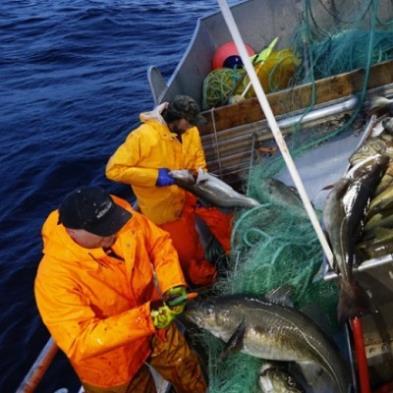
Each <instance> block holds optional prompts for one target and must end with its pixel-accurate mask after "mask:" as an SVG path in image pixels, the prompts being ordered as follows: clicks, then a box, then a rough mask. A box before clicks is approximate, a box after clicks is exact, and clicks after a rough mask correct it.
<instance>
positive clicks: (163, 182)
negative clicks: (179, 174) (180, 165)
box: [156, 168, 175, 187]
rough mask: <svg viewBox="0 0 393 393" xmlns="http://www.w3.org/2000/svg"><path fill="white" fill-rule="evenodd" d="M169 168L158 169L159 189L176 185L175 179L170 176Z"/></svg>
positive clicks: (157, 183) (157, 182)
mask: <svg viewBox="0 0 393 393" xmlns="http://www.w3.org/2000/svg"><path fill="white" fill-rule="evenodd" d="M169 172H170V171H169V169H168V168H159V169H158V177H157V180H156V186H157V187H166V186H172V185H173V184H175V179H174V178H173V177H172V176H171V175H170V174H169Z"/></svg>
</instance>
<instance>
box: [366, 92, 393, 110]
mask: <svg viewBox="0 0 393 393" xmlns="http://www.w3.org/2000/svg"><path fill="white" fill-rule="evenodd" d="M367 106H368V111H369V112H370V113H374V112H377V111H380V110H387V111H389V110H390V109H392V107H393V100H391V99H389V98H386V97H381V96H374V97H371V99H370V101H369V102H368V105H367Z"/></svg>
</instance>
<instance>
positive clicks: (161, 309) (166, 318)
mask: <svg viewBox="0 0 393 393" xmlns="http://www.w3.org/2000/svg"><path fill="white" fill-rule="evenodd" d="M150 309H151V311H150V316H151V319H152V321H153V325H154V327H155V328H157V329H165V328H167V327H168V326H169V325H170V324H171V323H172V322H173V320H174V319H175V318H176V315H177V314H176V313H174V312H173V311H172V309H171V308H170V307H168V305H167V304H166V303H164V302H163V301H162V300H159V301H156V302H152V303H151V304H150Z"/></svg>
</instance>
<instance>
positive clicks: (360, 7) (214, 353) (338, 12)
mask: <svg viewBox="0 0 393 393" xmlns="http://www.w3.org/2000/svg"><path fill="white" fill-rule="evenodd" d="M328 5H329V7H328ZM385 6H386V4H385ZM303 9H304V12H303V19H302V23H300V24H299V28H298V29H297V31H294V32H293V39H292V46H291V48H290V49H291V50H293V52H294V53H295V54H296V56H297V57H298V58H299V59H300V63H299V65H298V66H297V69H296V72H295V73H294V76H293V78H292V80H291V84H292V86H296V85H300V84H303V83H310V82H311V83H312V86H313V90H312V91H313V95H312V97H311V99H310V102H309V105H308V107H306V108H305V109H304V111H303V115H305V114H306V113H308V112H309V111H310V110H312V108H313V107H314V104H315V102H316V96H315V94H316V89H315V81H316V80H318V79H320V78H324V77H329V76H332V75H335V74H338V73H342V72H347V71H351V70H354V69H356V68H360V69H361V70H362V71H363V73H362V75H363V87H362V89H361V90H360V91H359V93H358V101H357V106H356V108H355V109H354V110H352V111H351V113H350V114H349V115H346V116H345V117H343V119H341V120H342V121H340V122H338V123H337V124H336V126H333V127H331V128H330V130H329V132H327V133H324V134H321V133H318V132H309V133H308V136H307V138H306V139H304V136H300V135H301V134H302V133H299V132H298V131H300V130H301V128H302V127H301V125H300V122H299V124H297V125H295V126H294V128H293V130H292V137H291V141H290V142H289V146H290V148H291V154H292V155H293V156H295V157H296V156H299V155H301V154H302V153H303V152H305V151H308V150H310V149H311V148H313V147H314V146H316V145H317V144H321V143H323V142H324V141H326V140H328V139H330V138H332V137H333V136H336V135H337V134H338V133H340V132H343V131H345V130H347V129H348V128H349V127H351V126H352V127H354V124H356V123H354V122H356V121H358V120H359V114H360V108H362V106H363V104H364V101H365V99H366V93H367V83H368V79H369V74H370V68H371V66H372V65H373V64H375V63H378V62H381V61H385V60H390V59H392V58H393V20H388V19H386V16H385V15H386V14H384V13H383V12H382V11H381V9H380V3H379V1H377V0H364V1H337V2H334V1H331V2H326V1H323V0H304V7H303ZM316 11H318V12H316ZM316 15H318V17H317V16H316ZM229 90H230V89H227V90H226V92H225V94H226V97H225V100H227V99H228V97H227V95H228V91H229ZM212 94H213V93H212ZM289 94H290V93H289ZM216 97H219V94H217V95H216ZM288 109H290V108H288ZM283 167H284V164H283V161H282V159H281V158H280V157H279V156H276V157H273V158H271V159H268V160H264V161H263V162H257V163H255V164H254V166H253V167H252V169H251V170H250V173H249V177H248V182H247V183H248V184H247V191H248V192H247V193H248V194H249V195H250V196H252V197H254V198H255V199H257V200H258V201H259V202H260V203H261V206H260V207H255V208H253V209H251V210H247V211H242V212H239V213H238V214H237V217H236V220H235V223H234V227H233V233H232V251H231V259H230V262H229V266H228V272H227V275H226V276H225V277H223V278H221V279H220V280H219V281H218V283H217V284H216V285H215V287H214V288H213V290H212V293H214V294H219V295H220V294H252V295H255V296H263V295H265V294H267V293H268V292H269V291H271V290H273V289H275V288H277V287H280V286H283V285H290V287H291V288H292V301H293V304H294V307H295V308H297V309H299V310H302V311H304V312H305V313H308V314H309V315H311V316H313V317H314V318H315V317H316V319H318V322H319V323H321V321H322V323H323V324H324V328H325V330H328V331H330V332H331V334H334V332H336V331H337V329H338V326H337V323H336V306H337V286H336V284H335V283H334V282H326V281H324V280H322V275H321V274H320V272H321V271H320V268H321V264H322V262H323V253H322V249H321V246H320V243H319V241H318V239H317V236H316V234H315V231H314V229H313V227H312V225H311V222H310V221H309V218H308V217H307V216H306V214H305V211H304V209H303V207H302V206H301V204H299V203H297V202H296V198H294V199H291V198H286V197H285V195H284V197H282V198H281V196H283V195H282V194H281V196H280V197H277V195H274V194H272V193H271V192H270V191H269V187H267V186H266V184H267V183H266V182H268V181H269V179H271V178H273V177H275V176H277V175H278V174H279V173H280V171H281V170H282V168H283ZM317 214H318V215H319V216H321V212H320V211H318V212H317ZM199 340H200V343H201V345H202V346H203V347H204V348H205V353H206V354H207V355H208V356H207V359H208V360H207V363H208V374H209V392H210V393H223V392H231V393H232V392H233V393H253V392H260V388H259V387H258V375H259V374H258V373H259V368H260V367H261V364H262V362H263V360H261V359H255V358H252V357H250V356H247V355H244V354H241V353H238V354H233V355H230V356H229V357H228V358H227V359H225V360H222V359H220V356H219V354H220V353H221V351H222V349H223V343H221V342H220V341H219V340H217V339H215V338H214V337H212V336H211V335H210V334H208V333H204V334H202V335H201V337H199Z"/></svg>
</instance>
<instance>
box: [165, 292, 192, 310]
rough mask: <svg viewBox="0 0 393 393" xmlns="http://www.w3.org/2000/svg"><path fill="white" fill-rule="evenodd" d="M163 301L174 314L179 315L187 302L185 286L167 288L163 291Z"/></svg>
mask: <svg viewBox="0 0 393 393" xmlns="http://www.w3.org/2000/svg"><path fill="white" fill-rule="evenodd" d="M164 302H165V303H166V304H167V305H168V307H169V308H170V309H171V311H172V312H173V313H174V314H175V315H180V314H181V313H182V312H183V311H184V308H185V306H186V303H187V290H186V287H183V286H178V287H173V288H170V289H168V290H167V291H166V292H165V293H164Z"/></svg>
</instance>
